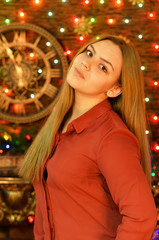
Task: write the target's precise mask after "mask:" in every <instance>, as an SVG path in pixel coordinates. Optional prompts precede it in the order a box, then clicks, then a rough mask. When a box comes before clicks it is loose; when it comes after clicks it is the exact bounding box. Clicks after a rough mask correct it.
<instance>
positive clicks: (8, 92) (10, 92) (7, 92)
mask: <svg viewBox="0 0 159 240" xmlns="http://www.w3.org/2000/svg"><path fill="white" fill-rule="evenodd" d="M4 92H5V94H6V95H8V96H10V95H11V94H12V90H11V89H8V88H7V87H6V88H4Z"/></svg>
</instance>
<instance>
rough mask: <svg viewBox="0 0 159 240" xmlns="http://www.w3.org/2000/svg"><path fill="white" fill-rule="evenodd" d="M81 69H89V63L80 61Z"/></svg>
mask: <svg viewBox="0 0 159 240" xmlns="http://www.w3.org/2000/svg"><path fill="white" fill-rule="evenodd" d="M81 69H83V70H87V71H89V69H90V64H89V63H88V61H82V62H81Z"/></svg>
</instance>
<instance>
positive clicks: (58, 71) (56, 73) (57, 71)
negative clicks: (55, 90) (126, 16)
mask: <svg viewBox="0 0 159 240" xmlns="http://www.w3.org/2000/svg"><path fill="white" fill-rule="evenodd" d="M50 77H51V78H55V77H61V69H59V68H57V69H56V68H55V69H51V70H50Z"/></svg>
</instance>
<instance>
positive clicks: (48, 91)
mask: <svg viewBox="0 0 159 240" xmlns="http://www.w3.org/2000/svg"><path fill="white" fill-rule="evenodd" d="M56 92H57V88H56V87H54V86H53V85H51V84H48V86H47V87H46V89H45V91H44V93H45V94H46V95H47V96H48V97H50V98H53V97H54V95H55V93H56Z"/></svg>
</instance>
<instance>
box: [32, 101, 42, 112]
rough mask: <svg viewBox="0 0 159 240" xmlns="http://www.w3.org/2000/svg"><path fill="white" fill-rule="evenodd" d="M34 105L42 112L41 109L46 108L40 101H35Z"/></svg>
mask: <svg viewBox="0 0 159 240" xmlns="http://www.w3.org/2000/svg"><path fill="white" fill-rule="evenodd" d="M34 103H35V106H36V108H37V110H38V111H39V110H40V108H43V107H44V106H43V104H42V103H41V102H40V101H39V100H38V99H35V100H34Z"/></svg>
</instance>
